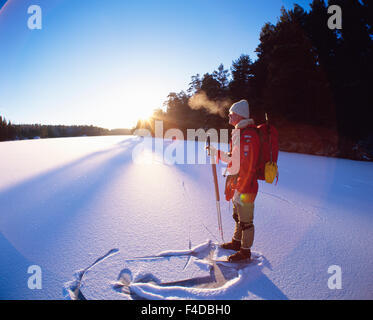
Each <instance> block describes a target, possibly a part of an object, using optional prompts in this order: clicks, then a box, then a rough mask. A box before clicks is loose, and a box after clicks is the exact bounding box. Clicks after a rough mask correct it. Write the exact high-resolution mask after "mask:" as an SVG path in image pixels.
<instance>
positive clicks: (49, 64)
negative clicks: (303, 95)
mask: <svg viewBox="0 0 373 320" xmlns="http://www.w3.org/2000/svg"><path fill="white" fill-rule="evenodd" d="M310 2H311V1H306V0H300V1H295V0H291V1H287V0H283V1H281V0H266V1H259V0H255V1H254V0H188V1H181V0H178V1H175V0H174V1H169V0H152V1H150V0H132V1H128V0H118V1H117V0H108V1H96V0H79V1H76V0H8V2H7V3H6V4H5V6H4V7H3V8H2V9H1V11H0V43H1V44H2V46H1V50H0V70H1V73H0V114H1V115H5V116H6V117H7V118H8V119H10V120H12V121H13V122H15V123H42V124H66V125H70V124H89V125H90V124H92V125H97V126H103V127H106V128H119V127H129V126H131V125H133V124H134V123H135V122H136V120H137V119H138V118H146V117H147V116H149V115H150V114H151V111H152V110H153V109H155V108H157V107H162V103H163V102H164V101H165V100H166V97H167V94H168V93H169V92H171V91H175V92H179V91H180V90H186V89H187V87H188V83H189V82H190V77H191V76H192V75H194V74H196V73H200V74H203V73H206V72H212V71H213V70H214V69H216V68H217V67H218V65H219V64H220V63H223V64H224V66H225V67H226V68H229V67H230V66H231V63H232V60H235V59H237V58H238V57H239V56H240V55H241V54H242V53H247V54H249V55H250V56H251V57H252V58H253V59H255V54H254V50H255V48H256V47H257V45H258V43H259V33H260V29H261V27H262V26H263V25H264V23H265V22H268V21H269V22H273V23H275V22H276V21H277V17H278V16H279V15H280V8H281V6H285V7H286V8H288V9H290V8H292V7H293V4H294V3H298V4H300V5H302V7H304V8H305V9H308V8H309V3H310ZM3 3H4V1H3V0H0V6H1V5H2V4H3ZM35 4H36V5H39V6H40V7H41V8H42V29H41V30H29V29H28V28H27V19H28V17H29V15H28V14H27V8H28V7H29V6H30V5H35Z"/></svg>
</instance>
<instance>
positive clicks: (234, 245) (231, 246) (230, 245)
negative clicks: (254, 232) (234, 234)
mask: <svg viewBox="0 0 373 320" xmlns="http://www.w3.org/2000/svg"><path fill="white" fill-rule="evenodd" d="M220 248H223V249H228V250H235V251H239V250H240V248H241V241H237V240H235V239H232V241H231V242H226V243H223V244H222V245H221V246H220Z"/></svg>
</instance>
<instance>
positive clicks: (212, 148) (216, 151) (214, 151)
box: [206, 145, 218, 158]
mask: <svg viewBox="0 0 373 320" xmlns="http://www.w3.org/2000/svg"><path fill="white" fill-rule="evenodd" d="M206 150H210V157H213V158H215V157H216V155H217V153H218V149H216V148H215V147H214V146H212V145H210V146H206Z"/></svg>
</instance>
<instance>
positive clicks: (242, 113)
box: [210, 100, 260, 262]
mask: <svg viewBox="0 0 373 320" xmlns="http://www.w3.org/2000/svg"><path fill="white" fill-rule="evenodd" d="M229 124H230V125H232V126H234V127H235V129H234V130H233V132H232V140H231V141H230V147H231V148H230V150H231V152H229V153H226V152H223V151H221V150H217V149H215V148H214V147H213V146H211V147H210V153H211V155H212V156H217V159H218V160H219V159H220V160H222V161H223V162H226V163H228V167H227V174H228V176H227V181H226V188H225V196H226V200H227V201H230V200H231V199H232V198H233V219H234V220H235V221H236V227H235V230H234V234H233V238H232V241H231V242H228V243H224V244H222V245H221V247H222V248H224V249H230V250H235V251H237V252H236V253H235V254H232V255H231V256H229V258H228V260H229V261H231V262H235V261H242V260H246V259H250V257H251V247H252V245H253V242H254V223H253V221H254V201H255V198H256V195H257V193H258V181H257V173H256V165H257V160H258V155H259V150H260V141H259V136H258V133H257V131H256V126H255V124H254V120H253V119H251V118H250V112H249V104H248V102H247V101H246V100H241V101H239V102H236V103H234V104H233V105H232V106H231V108H230V109H229ZM237 164H239V167H238V165H237Z"/></svg>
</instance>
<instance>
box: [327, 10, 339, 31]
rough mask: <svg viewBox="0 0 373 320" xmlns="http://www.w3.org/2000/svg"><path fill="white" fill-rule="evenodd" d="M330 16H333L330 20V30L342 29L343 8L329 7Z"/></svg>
mask: <svg viewBox="0 0 373 320" xmlns="http://www.w3.org/2000/svg"><path fill="white" fill-rule="evenodd" d="M328 14H331V16H330V17H329V19H328V28H329V29H330V30H334V29H338V30H341V29H342V8H341V7H340V6H337V5H332V6H329V7H328Z"/></svg>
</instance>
